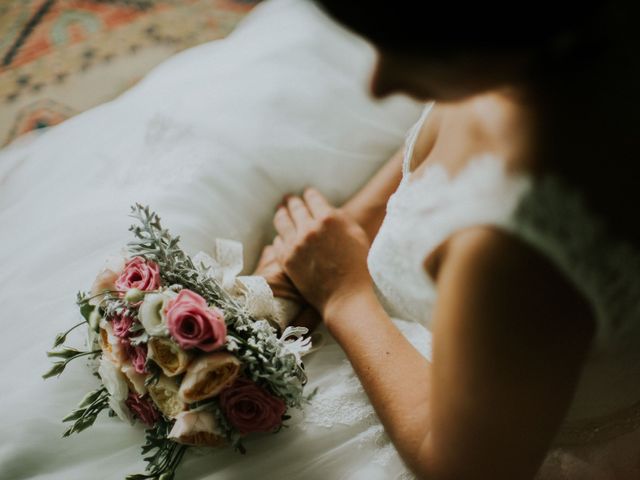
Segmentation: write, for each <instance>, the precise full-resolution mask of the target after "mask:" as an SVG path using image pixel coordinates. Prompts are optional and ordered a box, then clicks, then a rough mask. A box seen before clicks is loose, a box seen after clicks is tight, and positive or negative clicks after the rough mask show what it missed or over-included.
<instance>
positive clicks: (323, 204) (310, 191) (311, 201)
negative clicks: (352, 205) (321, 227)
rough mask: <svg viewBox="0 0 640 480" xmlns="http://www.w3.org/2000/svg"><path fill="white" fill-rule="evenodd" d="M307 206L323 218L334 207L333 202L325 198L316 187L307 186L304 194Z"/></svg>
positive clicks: (313, 213)
mask: <svg viewBox="0 0 640 480" xmlns="http://www.w3.org/2000/svg"><path fill="white" fill-rule="evenodd" d="M303 198H304V201H305V202H306V204H307V208H308V209H309V211H310V212H311V215H313V216H314V217H315V218H322V217H324V216H326V215H328V214H329V212H331V209H332V208H333V207H332V206H331V204H330V203H329V202H328V201H327V199H326V198H324V195H322V194H321V193H320V192H319V191H318V190H316V189H315V188H307V189H306V190H305V191H304V194H303Z"/></svg>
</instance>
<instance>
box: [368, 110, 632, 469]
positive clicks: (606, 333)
mask: <svg viewBox="0 0 640 480" xmlns="http://www.w3.org/2000/svg"><path fill="white" fill-rule="evenodd" d="M431 108H432V104H430V105H428V106H427V107H426V108H425V110H424V112H423V114H422V117H421V119H420V120H419V121H418V123H417V124H416V125H415V126H414V127H413V128H412V129H411V130H410V132H409V134H408V136H407V142H406V149H405V157H404V167H403V170H404V171H403V179H402V181H401V184H400V187H399V188H398V190H397V191H396V192H395V194H394V195H393V196H392V197H391V198H390V200H389V203H388V205H387V215H386V217H385V220H384V222H383V224H382V226H381V228H380V231H379V233H378V236H377V237H376V239H375V241H374V243H373V245H372V247H371V251H370V253H369V270H370V272H371V274H372V276H373V278H374V280H375V283H376V286H377V289H378V291H379V297H380V299H381V301H382V303H383V305H384V306H385V308H386V310H387V311H388V312H389V314H390V315H392V316H397V317H400V318H403V319H407V320H413V321H415V322H417V323H420V324H423V325H425V326H426V327H429V326H430V322H431V311H432V309H433V306H434V304H435V302H436V299H437V290H436V286H435V284H434V282H433V281H432V280H431V278H430V277H429V276H428V275H427V274H426V273H425V271H424V267H423V264H424V259H425V258H426V257H427V256H428V255H429V253H430V252H432V251H434V250H435V248H437V247H438V246H439V245H441V244H442V243H443V242H444V241H445V240H446V239H447V238H448V237H449V236H451V235H452V234H454V233H455V232H457V231H460V230H463V229H465V228H468V227H472V226H478V225H489V226H493V227H496V228H500V229H502V230H504V231H506V232H508V233H509V234H511V235H513V236H515V237H517V238H519V239H521V240H523V241H524V242H526V243H527V244H528V245H530V246H531V247H532V248H534V249H536V250H537V251H539V252H540V253H541V254H543V255H544V256H546V257H547V258H548V259H550V260H551V261H552V262H553V263H554V264H555V266H556V267H557V268H558V269H559V270H560V271H561V272H562V273H563V274H564V275H566V277H567V278H568V279H569V280H570V281H571V282H572V283H573V285H574V286H575V287H576V288H577V289H578V291H580V292H581V293H582V295H583V296H584V297H585V298H586V299H587V300H588V301H589V302H590V304H591V305H592V307H593V310H594V312H595V315H596V319H597V330H596V339H595V341H594V345H593V347H592V350H591V352H590V355H589V357H588V360H587V362H586V365H585V366H584V369H583V372H582V376H581V380H580V382H579V384H578V388H577V391H576V394H575V397H574V399H573V403H572V405H571V408H570V411H569V414H568V415H567V418H566V419H565V421H564V423H563V425H562V427H561V429H560V432H559V433H558V436H557V438H556V442H555V443H556V446H555V448H554V449H553V450H552V451H551V452H550V454H549V455H548V458H547V460H546V462H545V464H544V465H543V467H542V469H541V471H540V473H539V475H538V478H539V479H540V480H574V479H576V480H578V479H579V480H611V479H616V480H632V479H638V478H640V382H638V379H639V378H640V301H639V300H638V298H639V297H638V294H639V293H640V276H639V272H640V250H638V249H637V248H635V247H634V246H632V245H629V244H627V243H625V242H624V241H621V240H619V239H617V238H615V237H613V236H611V235H610V234H609V233H608V231H607V230H606V229H605V227H604V226H603V225H602V223H601V221H600V220H599V218H598V217H597V216H596V215H595V214H593V213H592V212H591V211H590V210H589V209H588V207H587V206H586V205H585V203H584V202H583V199H582V197H581V195H580V192H579V191H578V190H576V189H574V188H572V187H571V186H569V185H568V184H566V183H565V182H563V181H561V180H560V179H559V178H556V177H553V176H550V175H549V176H546V177H543V178H540V179H536V180H534V179H533V178H532V177H531V176H529V175H526V174H518V175H515V174H508V173H506V171H505V166H504V164H503V162H502V161H501V160H500V158H497V157H495V156H494V155H490V154H485V155H480V156H478V157H476V158H472V159H471V160H470V162H469V163H468V166H466V167H465V168H464V169H463V170H462V171H461V172H459V173H458V174H456V176H455V177H453V178H452V177H451V176H450V175H449V174H448V173H447V171H446V169H445V168H444V167H443V166H441V165H431V166H428V167H427V168H426V169H425V171H424V172H422V173H421V175H420V176H418V177H417V178H416V176H415V175H413V174H412V172H411V171H410V165H411V164H412V160H413V148H414V144H415V141H416V138H417V136H418V132H419V129H420V127H421V126H422V123H423V122H424V121H425V119H426V118H427V117H428V115H429V112H430V111H431ZM399 252H401V253H399ZM523 273H526V272H523ZM514 321H517V319H514ZM541 361H544V359H541ZM522 434H523V435H526V432H522ZM508 454H509V453H508V452H505V455H508Z"/></svg>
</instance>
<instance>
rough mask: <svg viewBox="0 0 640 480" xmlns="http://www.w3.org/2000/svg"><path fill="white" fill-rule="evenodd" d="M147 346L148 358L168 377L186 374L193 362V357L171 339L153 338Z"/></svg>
mask: <svg viewBox="0 0 640 480" xmlns="http://www.w3.org/2000/svg"><path fill="white" fill-rule="evenodd" d="M147 345H148V347H149V353H148V357H149V358H151V359H153V361H154V362H155V363H156V364H157V365H158V366H159V367H160V368H161V369H162V371H163V372H164V374H165V375H166V376H167V377H175V376H176V375H179V374H181V373H184V372H185V370H186V369H187V367H188V366H189V362H191V355H190V354H189V353H187V352H185V351H184V350H182V349H181V348H180V347H179V346H178V345H177V344H176V343H175V342H174V341H173V340H171V339H169V338H160V337H153V338H151V339H150V340H149V343H147Z"/></svg>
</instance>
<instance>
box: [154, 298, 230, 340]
mask: <svg viewBox="0 0 640 480" xmlns="http://www.w3.org/2000/svg"><path fill="white" fill-rule="evenodd" d="M165 315H166V318H167V327H168V328H169V333H170V334H171V336H172V337H173V338H174V339H175V340H176V342H177V343H178V345H180V346H181V347H182V348H184V349H190V348H199V349H200V350H204V351H205V352H211V351H213V350H216V349H218V348H220V347H222V346H223V345H224V342H225V341H226V339H227V326H226V325H225V323H224V317H223V315H222V312H221V311H220V310H218V309H217V308H211V307H209V306H208V305H207V301H206V300H205V299H204V298H202V297H201V296H200V295H198V294H197V293H194V292H192V291H191V290H186V289H184V290H180V293H179V294H178V296H177V297H176V298H173V299H171V300H169V301H168V302H167V306H166V308H165Z"/></svg>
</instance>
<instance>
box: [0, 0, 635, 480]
mask: <svg viewBox="0 0 640 480" xmlns="http://www.w3.org/2000/svg"><path fill="white" fill-rule="evenodd" d="M372 62H373V52H372V51H371V49H370V48H369V47H367V46H366V45H365V44H363V43H362V42H360V41H358V40H356V39H355V38H353V37H352V36H350V35H348V34H346V33H345V32H343V31H338V30H336V29H335V28H334V27H331V26H330V23H329V22H328V21H327V20H326V18H324V17H323V16H322V15H320V14H319V12H318V11H317V9H316V8H315V7H313V6H312V5H311V2H306V1H298V0H272V1H268V2H265V3H264V4H263V5H261V6H260V7H258V8H257V9H256V10H255V11H254V12H253V13H252V14H251V15H250V16H249V17H248V18H247V20H246V21H245V22H244V23H243V24H242V25H241V26H240V27H239V28H238V30H237V31H236V32H234V34H233V35H231V37H229V38H228V39H227V40H224V41H222V42H215V43H211V44H207V45H203V46H201V47H197V48H195V49H192V50H189V51H187V52H185V53H183V54H180V55H178V56H176V57H174V58H173V59H171V60H170V61H168V62H165V63H164V64H163V65H161V66H160V67H159V68H157V69H156V70H155V71H154V72H152V74H151V75H149V76H148V77H147V78H146V79H145V80H144V81H143V82H142V83H141V84H140V85H138V86H136V87H135V88H134V89H132V90H131V91H130V92H128V93H127V94H125V95H124V96H123V97H121V98H119V99H118V100H116V101H114V102H112V103H110V104H107V105H104V106H102V107H99V108H96V109H94V110H92V111H90V112H87V113H85V114H82V115H80V116H78V117H76V118H74V119H71V120H70V121H68V122H65V123H63V124H62V125H60V126H58V127H55V128H53V129H52V130H51V131H49V132H47V133H45V134H44V135H43V136H33V137H31V138H28V139H25V140H23V141H21V142H18V143H17V144H14V145H13V146H11V147H9V148H7V149H5V150H3V151H1V152H0V267H1V268H0V285H2V288H0V326H1V327H2V333H1V334H0V360H1V361H2V369H0V386H1V387H2V394H0V426H1V427H2V435H1V438H0V478H2V479H3V480H4V479H7V480H9V479H27V478H29V479H31V478H34V479H36V478H37V479H85V478H92V479H94V478H95V479H121V478H124V476H125V475H127V474H130V473H136V472H139V471H141V470H142V468H143V467H144V464H143V462H142V460H141V456H140V452H139V446H140V445H141V444H142V442H143V431H142V429H141V428H132V427H130V426H128V425H125V424H123V423H121V422H119V421H118V420H117V419H112V418H108V417H106V416H103V417H100V418H99V419H98V421H97V422H96V424H95V425H94V426H93V427H92V428H91V429H89V430H88V431H86V432H83V433H81V434H79V435H74V436H72V437H70V438H66V439H64V440H63V439H61V438H60V436H61V434H62V432H63V430H64V426H63V425H62V424H61V423H60V418H62V417H63V416H64V415H65V414H66V413H68V411H69V410H70V409H71V408H73V407H74V406H75V404H76V403H77V401H78V400H79V399H80V398H81V397H82V395H83V393H84V392H86V391H87V390H89V389H91V388H92V387H93V386H94V385H95V379H94V378H93V377H92V376H91V374H90V372H89V371H88V370H87V369H86V368H85V367H84V365H82V364H81V363H78V364H76V365H72V366H71V367H69V368H68V369H67V371H66V372H65V373H64V374H63V376H62V378H61V379H59V380H49V381H47V382H44V381H43V380H42V379H41V378H40V374H41V373H42V372H44V371H45V370H47V368H48V364H47V359H46V357H45V355H44V352H45V351H46V350H47V349H48V348H49V347H50V344H51V342H52V340H53V338H54V336H55V334H56V333H57V332H59V331H62V330H64V329H65V328H66V327H68V326H69V325H72V324H73V323H75V322H74V321H75V319H76V318H77V310H76V307H75V305H74V303H73V300H74V294H75V292H76V291H77V290H79V289H86V288H88V287H89V286H90V284H91V281H92V280H93V277H94V276H95V274H96V272H97V271H98V269H99V268H100V266H101V263H102V262H103V260H104V259H105V258H106V257H107V256H108V255H109V254H113V253H117V252H118V250H119V249H120V248H121V247H122V246H123V245H124V244H125V242H126V241H127V240H128V238H129V235H128V232H127V227H128V225H129V223H130V221H129V219H128V218H127V217H126V214H127V212H128V205H130V204H131V203H133V202H141V203H148V204H150V205H151V206H152V208H154V209H156V210H157V211H158V212H159V213H160V214H161V216H162V217H163V220H164V223H165V226H166V227H168V228H170V229H171V230H172V231H173V232H174V233H176V234H180V235H181V237H182V241H183V246H184V247H185V248H186V249H187V250H189V251H191V252H194V253H195V252H197V251H198V250H203V251H207V250H208V249H209V248H211V247H212V240H213V239H214V238H216V237H226V238H233V239H236V240H239V241H241V242H243V244H244V245H245V260H246V263H247V265H249V266H250V265H252V264H253V262H255V259H256V257H257V255H258V252H259V247H260V245H261V244H263V243H264V242H266V241H267V240H268V239H269V238H270V235H271V233H272V232H271V230H270V227H269V224H270V220H271V218H272V215H273V208H274V206H275V205H276V204H277V203H278V202H279V200H280V198H281V196H282V195H283V194H284V193H288V192H292V191H293V192H295V191H300V189H301V188H302V187H304V186H305V185H309V184H313V185H315V186H317V187H318V188H319V189H320V190H321V191H323V192H325V193H327V194H328V195H329V197H330V199H331V200H332V201H334V202H341V201H343V200H344V199H346V198H347V197H348V196H349V195H350V194H352V193H353V192H354V191H355V189H356V188H357V187H358V186H360V185H361V184H362V183H363V182H364V181H365V180H366V178H368V176H370V175H371V174H372V173H373V172H374V171H375V170H376V169H377V168H378V167H379V166H380V165H381V164H382V162H383V161H384V160H385V159H386V158H388V157H389V156H390V155H391V153H392V152H393V150H394V149H395V148H397V146H399V145H400V144H401V143H402V140H403V137H404V132H405V131H406V130H407V129H408V128H409V127H410V125H411V124H413V123H414V122H415V120H416V118H418V116H419V113H420V108H421V106H419V105H416V104H414V103H412V102H409V101H407V100H402V99H394V100H392V101H389V102H382V103H380V102H373V101H372V100H370V99H368V98H367V96H366V89H365V88H364V83H365V82H366V79H367V75H368V72H369V71H370V69H371V66H372ZM426 112H428V109H427V110H425V114H424V115H423V119H424V117H425V116H426V114H427V113H426ZM419 125H420V122H419V123H418V124H416V126H415V127H414V128H413V129H412V130H411V133H410V135H409V137H408V141H407V144H406V145H407V148H406V155H405V156H406V159H410V158H411V155H412V149H413V147H412V145H413V141H414V138H415V134H416V132H417V129H418V128H419ZM499 165H500V164H499V162H498V161H497V160H496V159H492V158H481V159H478V160H477V161H474V162H472V164H471V166H470V167H469V168H468V169H467V170H466V171H465V172H463V174H461V175H460V176H459V177H456V178H455V179H450V178H449V177H448V175H447V174H446V172H444V171H443V170H439V169H437V168H433V169H431V170H428V171H427V173H426V174H425V175H424V176H423V177H421V178H418V179H413V178H411V175H410V172H408V171H406V172H405V177H404V180H403V182H402V184H401V186H400V188H399V189H398V191H397V193H396V194H395V195H394V196H393V198H392V199H391V200H390V202H389V210H388V216H387V218H386V219H385V222H384V225H383V226H382V228H381V231H380V234H379V235H378V238H377V239H376V241H375V243H374V245H373V247H372V250H371V254H370V259H369V265H370V270H371V273H372V275H373V277H374V279H375V280H376V283H377V286H378V289H379V292H380V298H381V300H382V301H383V302H384V303H385V306H386V308H387V309H388V311H389V313H390V314H391V315H392V316H393V321H394V322H395V324H396V325H397V326H398V328H399V329H400V330H401V331H402V332H403V333H404V334H405V335H406V336H407V338H409V339H410V340H411V341H412V342H413V343H414V344H415V346H416V347H417V348H418V350H419V351H420V352H421V353H423V354H424V355H425V356H427V357H428V356H429V354H430V347H429V345H430V336H429V332H428V329H427V327H428V326H429V312H430V309H431V306H432V305H433V302H434V301H435V299H436V290H435V287H434V285H433V284H432V283H431V282H430V281H429V279H428V278H427V277H426V275H425V274H424V272H423V271H422V270H421V269H420V265H421V263H422V261H421V259H422V258H423V257H424V255H426V254H427V253H428V252H429V251H430V250H431V249H432V248H434V247H435V246H436V245H437V244H438V243H439V242H440V241H442V240H443V239H444V238H446V236H447V235H450V234H451V233H452V232H453V231H455V230H456V229H459V228H464V227H466V226H470V225H474V224H480V223H485V224H486V223H490V224H494V225H498V226H500V227H503V228H505V229H508V230H509V231H510V232H513V233H514V234H517V235H519V236H521V237H523V238H525V239H526V240H527V241H529V242H530V243H531V244H532V245H534V246H536V247H537V248H540V249H542V250H543V251H544V253H545V254H548V255H549V256H550V257H551V258H552V259H554V261H556V262H557V264H558V265H559V266H560V267H561V268H563V270H564V271H566V272H567V275H569V276H570V277H571V278H572V279H575V281H576V282H578V283H579V285H580V286H582V287H584V291H585V292H586V293H585V295H586V296H587V298H589V299H592V300H593V301H594V305H597V306H598V311H599V312H600V316H599V319H600V320H601V324H600V326H601V329H600V330H599V337H598V338H599V343H598V345H599V346H600V347H601V349H599V350H597V352H599V353H597V354H596V353H595V352H594V356H593V360H592V361H591V362H590V365H589V366H588V367H587V369H585V370H586V372H593V375H592V376H591V377H590V376H588V375H585V378H586V380H585V381H584V382H583V383H582V384H581V388H582V389H581V390H580V392H579V394H578V395H577V397H576V404H575V412H576V422H575V423H568V424H567V428H566V429H565V430H566V431H567V433H568V434H569V433H571V431H574V432H576V434H575V435H574V436H575V437H577V438H578V439H579V440H583V443H585V444H586V446H584V445H583V446H580V447H567V448H564V449H560V448H558V449H556V450H554V451H553V453H551V454H550V456H549V459H548V461H547V463H546V464H545V467H544V468H543V474H541V475H543V476H542V477H541V478H544V479H545V480H547V479H549V480H551V479H556V478H560V479H596V478H597V479H608V478H618V477H614V476H613V475H614V472H618V471H624V470H621V469H627V470H628V471H631V470H630V468H631V463H627V464H625V463H622V461H623V460H626V459H635V460H634V461H635V462H636V464H637V462H638V460H637V459H638V453H640V449H639V447H638V445H640V436H639V435H638V431H637V429H636V430H635V433H626V432H630V431H633V430H634V427H635V426H636V423H637V418H638V414H637V411H636V412H635V413H634V410H633V409H632V408H627V407H629V402H628V400H629V399H633V400H636V399H638V398H640V397H638V396H635V394H636V393H638V392H637V390H636V388H637V383H638V382H637V381H635V382H634V381H632V380H635V379H637V373H638V369H637V366H638V362H637V353H634V348H633V347H634V346H637V345H638V341H637V340H638V333H637V331H638V327H637V325H633V320H634V319H635V318H637V307H638V305H637V302H636V303H635V304H634V303H633V302H629V303H626V304H625V305H613V304H612V303H611V301H610V300H611V299H612V298H614V297H615V298H623V299H624V298H630V297H629V295H631V293H632V292H631V290H632V289H633V287H634V284H633V280H634V279H635V278H636V275H637V272H638V271H640V270H638V267H637V265H638V264H637V262H636V263H634V262H635V260H634V259H637V255H635V252H633V251H629V250H628V249H625V248H624V246H620V245H618V243H617V242H615V241H613V240H612V239H608V238H605V237H603V236H602V235H603V234H601V232H599V231H598V230H597V228H596V227H597V226H596V225H595V224H594V223H593V221H592V218H591V216H590V215H589V212H588V211H586V210H585V209H584V208H582V207H581V204H580V202H579V197H574V196H572V195H571V191H570V190H567V189H564V188H563V187H562V186H561V185H556V184H555V183H553V182H551V183H550V184H549V185H547V186H545V185H540V186H535V187H534V186H532V185H531V182H530V180H528V179H527V178H511V177H508V176H507V175H505V174H504V172H503V171H502V169H501V168H500V166H499ZM538 192H539V194H538ZM545 192H546V193H545ZM558 199H560V200H562V201H561V202H558ZM565 201H566V202H565ZM545 202H548V203H545ZM527 205H530V206H527ZM556 208H561V209H565V210H561V211H560V212H556V210H555V209H556ZM514 212H522V213H521V214H520V213H518V214H516V215H514ZM567 213H570V215H567ZM554 214H555V215H557V217H554ZM418 217H419V218H420V222H415V221H414V220H415V219H416V218H418ZM567 218H570V219H572V221H571V223H570V224H568V225H567V224H566V223H560V222H559V220H558V219H563V220H566V219H567ZM513 219H518V221H514V220H513ZM554 219H555V220H554ZM409 225H411V226H412V229H411V230H408V228H409ZM416 225H419V226H420V227H419V228H418V229H415V228H414V227H415V226H416ZM592 230H593V231H592ZM566 231H569V232H572V233H575V235H572V236H571V238H572V239H574V240H575V242H576V243H575V244H571V245H569V246H566V247H565V246H564V245H563V244H561V243H559V242H558V241H557V239H558V238H559V237H558V236H559V235H560V234H561V233H563V232H566ZM592 234H593V235H592ZM554 238H555V239H556V240H555V241H554ZM588 238H596V239H597V242H598V243H597V246H598V252H602V251H603V248H602V246H603V245H604V246H605V248H606V251H607V252H608V253H607V254H606V255H601V256H599V257H598V258H596V260H597V262H599V263H595V264H594V263H590V262H591V260H592V257H593V255H590V254H589V252H593V250H592V249H593V248H595V246H594V245H591V244H589V243H588V242H586V241H585V240H584V239H588ZM601 241H602V242H605V243H600V242H601ZM397 252H403V254H402V255H398V254H397ZM569 253H571V254H569ZM619 256H622V257H623V258H624V261H623V262H618V260H617V259H619V258H620V257H619ZM602 266H608V267H610V268H615V269H616V270H614V271H616V272H619V275H620V277H621V278H622V279H623V281H621V282H616V284H615V286H614V285H610V284H609V283H607V282H605V281H604V280H603V278H601V277H599V275H598V272H599V271H600V270H598V269H599V268H601V267H602ZM636 290H637V289H636ZM619 294H620V295H623V296H622V297H620V296H617V295H619ZM634 308H635V309H636V310H635V311H634ZM613 319H615V321H614V320H613ZM636 323H637V322H636ZM600 332H601V333H600ZM622 339H626V340H627V343H626V344H625V342H621V341H620V340H622ZM72 341H75V342H81V341H82V339H81V338H74V339H73V340H72ZM635 350H639V349H637V348H635ZM306 368H307V373H308V377H309V385H308V388H309V391H312V390H313V389H315V388H318V393H317V395H316V396H315V398H314V400H313V402H312V403H311V404H310V405H308V406H307V407H306V408H305V409H304V411H303V412H301V413H299V414H297V415H295V416H294V418H292V419H291V420H290V421H289V422H288V423H289V427H288V428H287V429H285V430H283V431H282V432H281V433H279V434H278V435H277V436H270V435H267V436H264V437H261V438H256V439H253V440H250V441H248V442H247V443H246V447H247V450H248V453H247V455H245V456H240V455H239V454H237V453H235V452H233V451H231V450H228V449H226V450H225V449H223V450H216V451H206V452H202V453H203V454H200V453H199V452H196V454H194V455H189V456H187V457H186V458H185V460H184V462H183V464H182V466H181V467H180V469H179V470H178V476H179V478H184V479H214V478H215V479H220V480H225V479H228V480H232V479H233V480H238V479H253V478H263V479H267V480H269V479H274V480H275V479H303V478H304V479H309V480H314V479H332V480H333V479H336V480H338V479H349V480H359V479H362V480H377V479H380V480H388V479H409V478H412V475H411V474H410V473H409V472H408V471H407V470H406V468H405V467H404V466H403V464H402V462H401V460H400V459H399V457H398V455H397V452H396V451H395V449H394V447H393V445H392V444H391V443H390V441H389V439H388V438H387V436H386V435H385V433H384V430H383V428H382V426H381V425H380V423H379V421H378V419H377V417H376V415H375V413H374V411H373V409H372V407H371V405H370V404H369V402H368V400H367V397H366V395H365V394H364V391H363V389H362V387H361V385H360V383H359V381H358V379H357V377H356V375H355V374H354V372H353V370H352V368H351V366H350V365H349V362H348V361H347V360H346V358H345V356H344V354H343V353H342V352H341V350H340V349H339V348H338V346H337V345H336V344H335V343H333V342H332V341H331V340H330V339H328V341H327V343H326V344H325V345H324V346H323V347H322V348H321V349H320V350H318V351H317V352H315V353H313V354H311V355H310V356H309V357H307V358H306ZM634 375H635V377H634ZM590 379H591V380H590ZM591 401H593V402H591ZM618 407H620V408H618ZM623 407H624V408H623ZM618 410H619V411H621V412H622V414H621V415H618V416H615V415H614V416H611V415H608V412H611V411H618ZM634 415H635V417H634ZM594 416H595V417H597V418H603V416H606V418H605V420H607V421H606V422H603V423H602V425H604V426H605V427H606V428H605V430H606V432H611V434H609V433H607V435H606V436H607V437H614V438H607V439H605V440H603V439H602V438H600V436H599V435H598V432H599V430H597V429H596V428H597V426H596V427H593V428H583V427H584V426H585V425H584V424H583V423H580V422H582V421H583V419H584V418H592V417H594ZM598 425H601V424H600V423H598ZM587 427H588V425H587ZM572 428H573V430H571V429H572ZM523 434H526V432H523ZM614 434H615V435H614ZM567 437H570V435H567ZM596 437H597V438H596ZM573 440H574V441H575V440H576V439H575V438H574V439H573ZM589 441H600V442H602V441H604V442H605V443H604V444H600V445H604V446H601V447H592V446H591V445H590V444H589ZM505 455H508V452H505ZM612 455H617V456H612ZM634 455H635V456H634ZM618 457H620V458H618ZM616 462H617V463H616ZM636 467H637V465H636ZM616 469H618V470H616ZM544 475H547V476H544ZM554 475H555V476H554ZM629 478H636V477H629Z"/></svg>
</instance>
